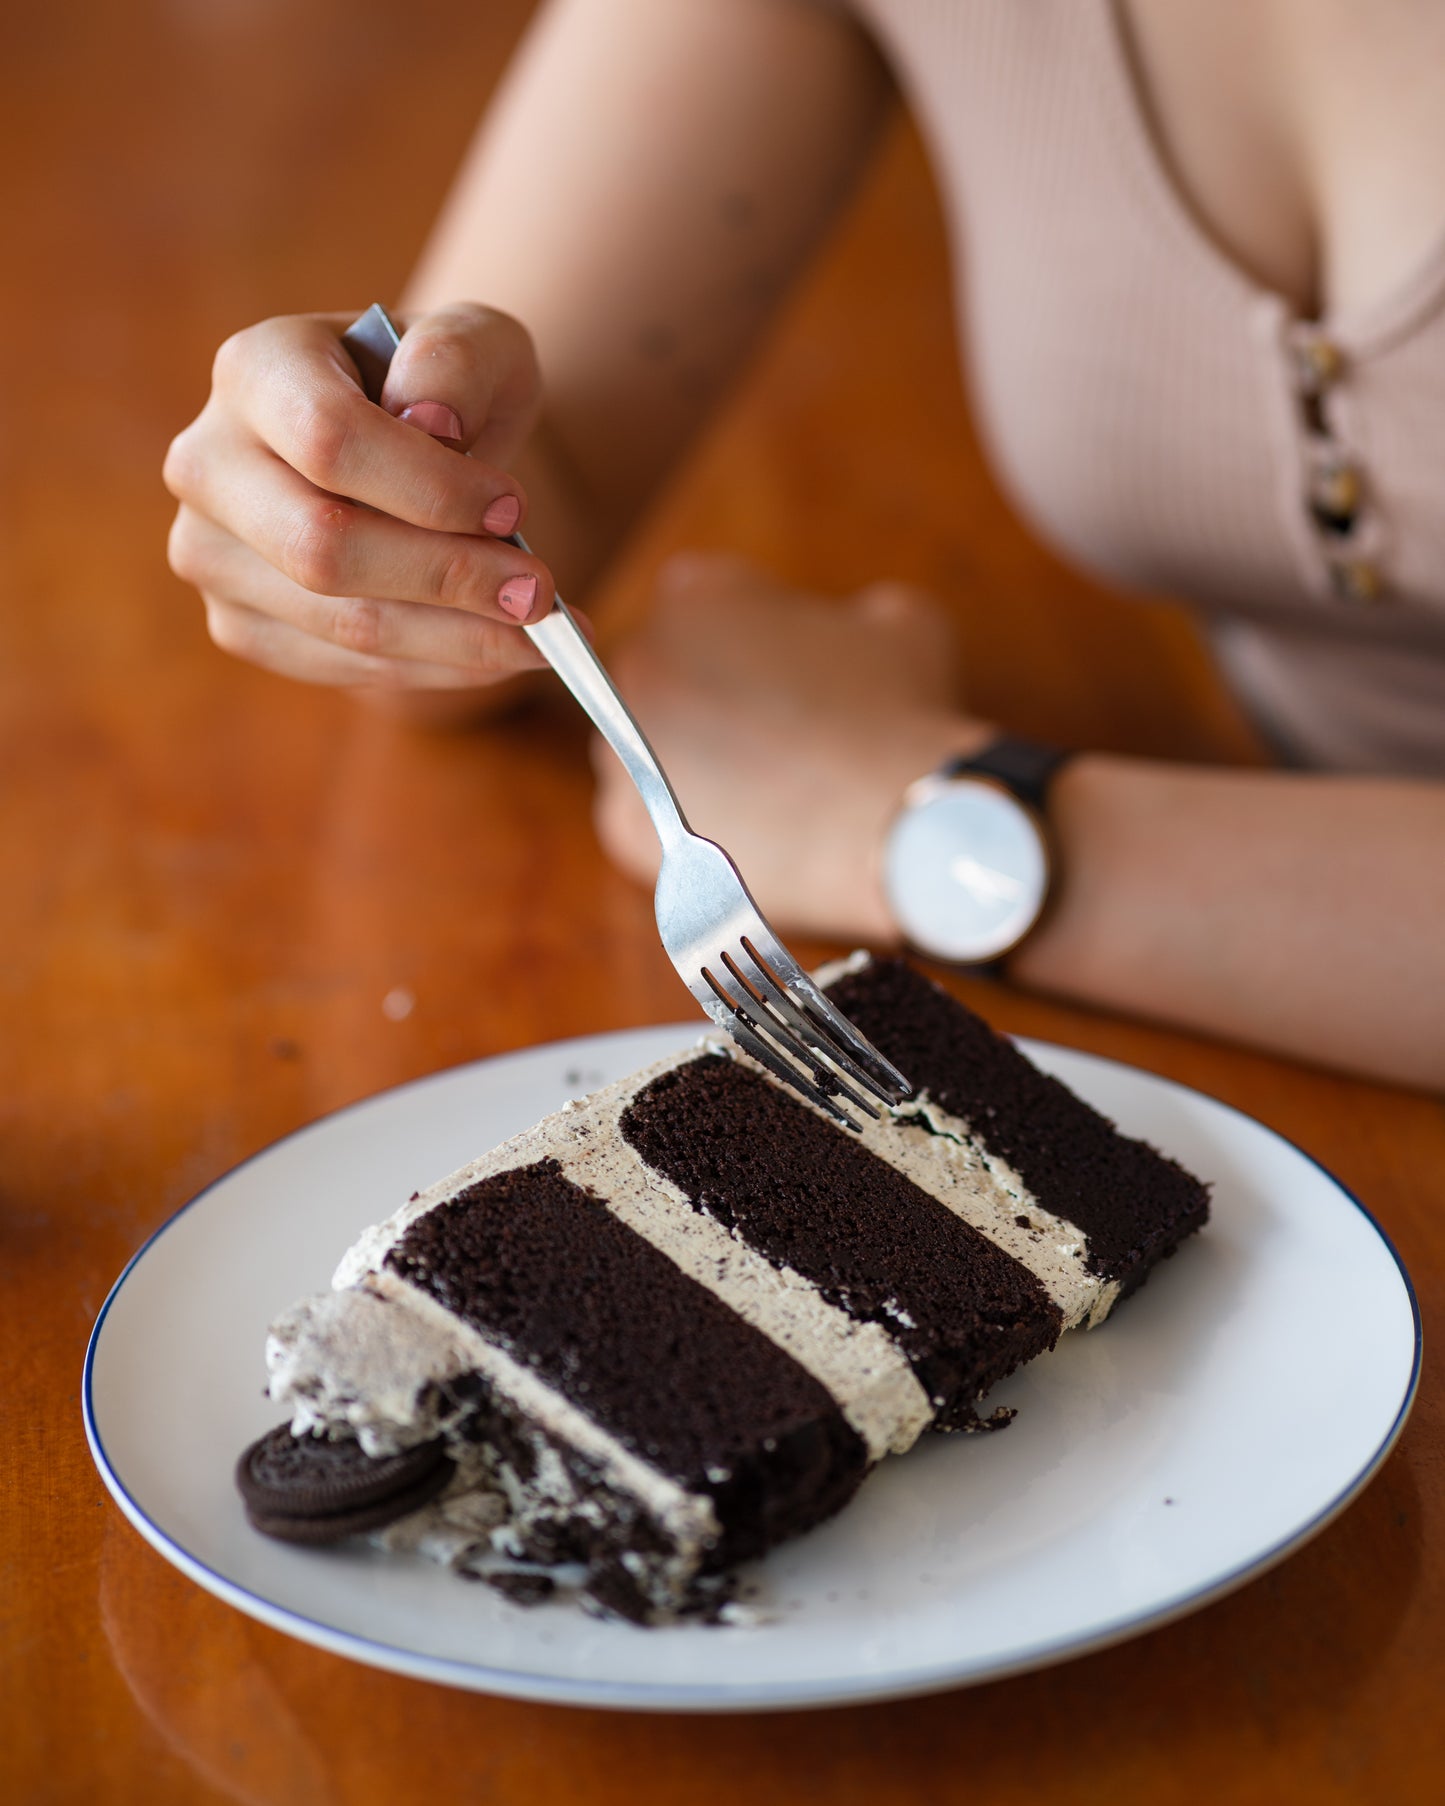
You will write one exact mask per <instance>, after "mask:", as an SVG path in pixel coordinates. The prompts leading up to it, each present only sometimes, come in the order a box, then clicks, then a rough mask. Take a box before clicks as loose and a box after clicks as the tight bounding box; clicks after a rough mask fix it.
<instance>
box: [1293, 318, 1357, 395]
mask: <svg viewBox="0 0 1445 1806" xmlns="http://www.w3.org/2000/svg"><path fill="white" fill-rule="evenodd" d="M1294 362H1295V376H1296V378H1297V380H1298V382H1299V387H1300V393H1301V395H1305V396H1309V397H1316V396H1320V395H1323V394H1324V392H1325V390H1326V389H1328V388H1330V387H1331V386H1332V385H1333V384H1334V383H1337V382H1338V381H1339V380H1340V378H1341V377H1342V376H1343V375H1344V372H1345V354H1344V352H1343V351H1341V350H1340V348H1339V346H1338V345H1337V344H1335V342H1334V340H1333V339H1327V338H1325V336H1324V335H1323V334H1322V333H1310V334H1309V335H1308V337H1302V338H1299V339H1297V340H1296V341H1295V346H1294Z"/></svg>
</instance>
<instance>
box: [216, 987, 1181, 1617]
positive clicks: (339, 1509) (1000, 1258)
mask: <svg viewBox="0 0 1445 1806" xmlns="http://www.w3.org/2000/svg"><path fill="white" fill-rule="evenodd" d="M828 989H829V992H830V995H831V996H832V997H833V998H834V999H835V1000H836V1001H837V1002H838V1004H839V1005H840V1006H841V1008H842V1009H843V1010H844V1011H845V1012H846V1013H847V1014H848V1015H849V1016H850V1017H851V1018H852V1019H853V1021H854V1022H856V1023H857V1025H858V1026H859V1027H860V1028H861V1029H862V1031H863V1032H864V1033H865V1034H866V1035H867V1036H868V1037H869V1038H870V1039H871V1040H872V1041H873V1042H874V1043H875V1045H876V1046H878V1047H879V1048H880V1049H881V1050H882V1052H883V1053H885V1054H886V1055H887V1057H888V1058H889V1059H891V1060H893V1061H894V1062H895V1063H896V1064H897V1065H898V1066H899V1067H900V1068H901V1070H903V1071H904V1072H906V1073H907V1074H908V1075H909V1077H910V1079H911V1080H912V1081H913V1083H914V1084H915V1086H916V1087H917V1090H916V1092H915V1095H914V1097H913V1098H912V1099H911V1100H910V1101H909V1102H908V1103H907V1104H905V1105H903V1106H901V1107H900V1108H899V1109H898V1110H895V1111H893V1112H892V1113H890V1115H889V1116H888V1117H886V1118H885V1119H884V1120H883V1121H881V1122H877V1123H870V1124H869V1125H868V1126H867V1127H866V1128H865V1130H864V1131H863V1133H862V1134H861V1135H853V1134H850V1133H849V1132H848V1131H846V1130H843V1129H840V1128H838V1127H836V1126H835V1125H834V1124H833V1123H832V1122H831V1121H829V1120H828V1119H826V1118H825V1117H824V1116H823V1115H822V1114H821V1113H820V1112H817V1111H815V1110H814V1109H813V1108H812V1107H811V1106H810V1105H808V1104H806V1103H804V1102H802V1101H801V1100H800V1099H798V1098H797V1097H796V1096H795V1095H794V1094H793V1093H791V1092H787V1091H784V1090H782V1089H781V1088H780V1087H779V1086H777V1085H776V1084H775V1083H774V1082H773V1081H772V1079H771V1078H770V1077H769V1076H768V1075H767V1074H765V1073H763V1072H762V1071H761V1070H760V1069H759V1068H757V1067H756V1066H755V1065H753V1063H752V1062H751V1061H749V1060H748V1059H747V1058H746V1057H745V1056H742V1055H739V1054H738V1053H737V1051H736V1050H735V1049H732V1048H730V1047H726V1048H725V1047H719V1046H715V1045H710V1044H704V1045H703V1046H701V1047H699V1048H697V1049H695V1050H693V1051H691V1052H689V1053H686V1054H682V1055H679V1056H677V1057H675V1058H673V1059H670V1060H665V1061H662V1062H660V1063H659V1064H657V1065H655V1066H652V1067H649V1068H647V1069H646V1070H644V1071H643V1072H640V1073H636V1074H634V1075H633V1076H632V1077H630V1078H628V1079H625V1080H623V1081H621V1082H620V1083H618V1084H614V1085H610V1086H608V1087H607V1088H606V1089H604V1090H602V1091H599V1092H597V1093H595V1094H594V1095H593V1096H591V1097H589V1098H586V1099H584V1100H582V1101H581V1102H578V1103H574V1104H570V1105H568V1106H567V1107H566V1108H565V1109H563V1110H562V1111H560V1112H559V1113H557V1114H556V1115H554V1116H551V1117H549V1118H547V1119H546V1120H545V1121H544V1122H542V1123H539V1124H538V1125H537V1126H536V1127H535V1128H533V1129H530V1130H528V1131H527V1132H526V1133H524V1134H522V1135H519V1136H516V1137H514V1138H513V1139H512V1140H510V1141H508V1142H505V1143H504V1144H503V1145H502V1146H501V1147H499V1148H497V1149H495V1150H494V1151H493V1152H492V1153H490V1154H487V1155H484V1156H483V1157H482V1158H481V1159H479V1160H476V1161H473V1162H472V1163H471V1164H470V1165H469V1166H467V1167H465V1168H463V1169H462V1170H461V1171H460V1172H458V1173H455V1174H453V1175H452V1176H451V1177H450V1178H448V1179H444V1180H442V1181H441V1182H440V1183H439V1184H437V1185H434V1186H432V1187H431V1188H430V1189H429V1190H427V1191H425V1192H422V1193H419V1194H417V1195H415V1196H414V1197H413V1198H412V1199H410V1200H409V1201H408V1203H406V1204H405V1205H404V1206H403V1207H402V1208H401V1209H400V1210H398V1211H397V1212H396V1214H395V1215H394V1216H392V1217H391V1218H390V1219H389V1220H388V1221H387V1222H386V1223H384V1224H381V1225H380V1226H379V1227H377V1228H375V1229H371V1230H368V1231H367V1232H366V1233H365V1234H364V1235H363V1236H362V1237H361V1239H360V1240H359V1241H358V1242H357V1243H356V1245H355V1246H354V1247H353V1248H352V1249H351V1250H350V1252H349V1253H348V1254H347V1255H346V1256H345V1257H344V1259H343V1260H342V1262H341V1265H340V1267H339V1268H338V1271H337V1274H336V1277H335V1280H334V1281H333V1290H332V1291H331V1292H330V1293H329V1294H325V1295H323V1296H322V1297H320V1298H315V1299H307V1300H303V1301H302V1302H301V1303H300V1304H298V1305H297V1306H295V1307H294V1308H293V1309H292V1310H291V1311H290V1312H288V1313H287V1314H286V1315H285V1316H283V1317H282V1318H281V1319H280V1320H279V1321H278V1322H277V1323H276V1324H275V1325H274V1326H273V1329H272V1334H271V1337H270V1339H269V1342H268V1347H267V1360H268V1366H269V1368H270V1375H271V1379H270V1387H271V1394H272V1396H273V1397H274V1398H275V1399H276V1400H277V1401H278V1403H281V1404H283V1405H285V1406H286V1407H287V1408H288V1409H289V1410H290V1412H291V1423H290V1430H289V1436H288V1434H287V1432H285V1431H284V1430H283V1431H281V1432H279V1433H278V1432H273V1433H272V1438H270V1439H266V1441H265V1443H264V1444H258V1445H256V1447H255V1448H254V1449H252V1450H248V1451H247V1453H246V1455H245V1456H244V1457H243V1460H242V1465H241V1469H240V1472H239V1475H238V1478H239V1480H240V1483H241V1486H242V1490H243V1493H245V1495H246V1498H247V1503H248V1510H249V1511H250V1513H251V1517H252V1521H253V1522H254V1523H255V1524H257V1526H258V1527H259V1528H262V1529H265V1530H268V1531H269V1532H270V1533H271V1534H277V1535H288V1534H291V1535H293V1536H294V1538H295V1540H302V1541H319V1540H325V1539H326V1538H327V1537H328V1536H341V1535H347V1534H352V1533H360V1532H363V1531H364V1532H366V1533H368V1534H371V1535H373V1536H377V1537H379V1538H380V1539H381V1540H382V1541H383V1542H385V1543H387V1544H388V1545H389V1546H394V1547H403V1546H412V1547H422V1548H424V1549H426V1550H427V1551H428V1552H429V1553H431V1554H434V1555H436V1556H438V1557H439V1558H441V1559H444V1560H447V1561H449V1562H450V1563H451V1564H452V1565H453V1566H454V1567H455V1568H456V1569H457V1570H458V1571H459V1572H462V1573H466V1574H472V1575H478V1576H480V1577H482V1578H485V1579H489V1580H491V1581H492V1582H493V1584H495V1585H498V1586H500V1587H501V1588H502V1589H503V1590H505V1591H510V1592H511V1593H513V1594H514V1596H517V1597H519V1598H535V1597H540V1596H544V1595H545V1594H546V1593H547V1592H549V1591H550V1590H551V1589H552V1587H553V1585H554V1584H555V1583H556V1581H557V1580H558V1579H559V1577H560V1578H561V1579H562V1580H563V1582H564V1583H565V1584H567V1585H569V1586H571V1587H573V1588H575V1590H577V1591H578V1592H579V1593H580V1594H581V1596H582V1598H583V1601H584V1603H586V1604H589V1605H590V1606H591V1607H592V1608H593V1609H597V1610H601V1611H603V1612H606V1613H610V1614H615V1615H619V1616H622V1617H626V1618H630V1619H633V1620H635V1621H638V1622H658V1621H663V1620H666V1619H668V1618H670V1617H673V1616H676V1615H678V1614H679V1613H687V1612H696V1611H699V1610H707V1609H709V1608H716V1607H717V1606H718V1603H719V1601H720V1600H721V1599H722V1598H723V1597H724V1596H725V1592H726V1586H727V1577H728V1575H729V1574H730V1572H731V1570H732V1569H733V1568H734V1567H735V1566H736V1564H737V1563H739V1562H741V1561H743V1560H745V1559H747V1558H749V1557H751V1556H754V1555H759V1554H761V1553H763V1552H765V1551H766V1550H767V1549H769V1548H771V1547H773V1546H774V1545H775V1544H777V1543H779V1542H780V1541H782V1540H783V1539H784V1538H786V1537H789V1536H792V1535H795V1534H797V1533H798V1532H800V1531H803V1530H806V1529H808V1528H809V1527H810V1526H812V1525H813V1524H816V1523H818V1522H820V1521H821V1520H822V1519H824V1518H826V1517H828V1516H830V1515H831V1514H832V1513H833V1512H835V1511H837V1510H838V1509H840V1507H842V1506H843V1505H844V1504H846V1502H847V1501H848V1499H849V1498H850V1497H851V1496H852V1494H853V1492H854V1491H855V1490H856V1488H857V1487H858V1485H859V1483H860V1482H861V1480H862V1479H863V1477H864V1475H865V1474H866V1473H867V1471H868V1470H869V1468H870V1467H871V1466H872V1465H874V1464H875V1463H876V1462H877V1461H879V1460H880V1459H881V1458H882V1457H883V1456H884V1455H887V1454H899V1453H902V1452H904V1451H905V1450H906V1449H908V1448H909V1447H910V1446H911V1445H912V1443H913V1442H914V1441H915V1440H916V1439H917V1437H918V1436H919V1435H920V1434H921V1433H922V1432H923V1431H924V1430H926V1429H933V1430H959V1429H965V1430H966V1429H975V1428H979V1427H984V1425H985V1424H988V1425H991V1424H993V1423H995V1422H998V1421H1000V1420H1002V1419H1003V1418H1005V1417H1006V1415H1007V1414H1006V1413H995V1414H994V1416H993V1417H992V1418H989V1419H981V1418H980V1417H979V1414H978V1406H979V1404H980V1402H981V1400H982V1399H983V1398H984V1396H985V1394H986V1393H987V1392H988V1390H989V1389H990V1387H992V1386H993V1385H994V1384H995V1383H996V1382H997V1381H999V1380H1000V1379H1002V1378H1003V1377H1004V1376H1005V1375H1007V1374H1008V1373H1011V1372H1012V1371H1013V1370H1014V1369H1015V1368H1016V1367H1018V1366H1019V1365H1020V1364H1021V1363H1022V1362H1024V1361H1027V1360H1030V1359H1032V1358H1033V1357H1034V1356H1035V1355H1037V1354H1040V1353H1043V1352H1044V1351H1045V1350H1047V1349H1049V1348H1051V1347H1052V1346H1053V1345H1054V1343H1055V1342H1056V1341H1057V1339H1058V1337H1059V1335H1060V1333H1061V1332H1062V1331H1063V1330H1065V1329H1070V1328H1074V1327H1076V1326H1079V1325H1092V1324H1095V1323H1098V1322H1100V1321H1101V1320H1102V1319H1103V1318H1104V1317H1105V1316H1106V1315H1107V1314H1108V1312H1109V1310H1110V1309H1111V1308H1112V1307H1113V1305H1114V1304H1115V1303H1116V1301H1117V1300H1118V1299H1119V1298H1120V1297H1121V1296H1122V1295H1124V1294H1125V1293H1126V1292H1128V1291H1131V1290H1133V1289H1134V1287H1136V1286H1137V1285H1139V1284H1140V1283H1142V1281H1143V1279H1144V1278H1145V1277H1146V1276H1147V1274H1148V1272H1149V1271H1150V1269H1151V1268H1152V1267H1153V1266H1154V1265H1155V1264H1157V1262H1158V1261H1159V1260H1160V1259H1161V1258H1162V1257H1163V1256H1164V1255H1166V1254H1169V1253H1172V1251H1173V1250H1174V1248H1175V1247H1176V1246H1177V1245H1178V1243H1179V1242H1180V1240H1181V1239H1182V1238H1183V1237H1184V1236H1186V1235H1187V1234H1189V1233H1190V1232H1191V1231H1192V1230H1194V1229H1196V1228H1198V1227H1199V1226H1200V1224H1201V1223H1202V1222H1203V1221H1204V1219H1205V1216H1206V1214H1207V1200H1206V1194H1205V1190H1204V1188H1203V1186H1201V1185H1200V1184H1199V1182H1198V1181H1197V1180H1194V1179H1192V1178H1190V1177H1189V1175H1188V1174H1186V1173H1185V1172H1184V1171H1183V1170H1182V1169H1181V1168H1180V1167H1178V1166H1177V1165H1175V1164H1174V1162H1172V1161H1170V1160H1168V1159H1167V1158H1165V1157H1164V1156H1163V1155H1161V1154H1159V1153H1157V1152H1155V1151H1154V1150H1153V1149H1152V1148H1149V1147H1147V1146H1145V1145H1144V1144H1143V1143H1140V1142H1136V1141H1131V1140H1129V1139H1128V1138H1126V1137H1124V1136H1122V1135H1120V1134H1119V1133H1118V1132H1117V1131H1116V1130H1115V1129H1114V1128H1113V1126H1112V1125H1111V1124H1109V1123H1108V1122H1106V1121H1105V1119H1104V1118H1103V1117H1101V1116H1099V1115H1098V1114H1097V1112H1095V1111H1093V1110H1091V1109H1090V1108H1089V1107H1088V1106H1087V1105H1085V1104H1084V1103H1082V1102H1081V1101H1080V1100H1079V1099H1078V1098H1076V1097H1074V1096H1073V1094H1072V1093H1071V1092H1069V1091H1068V1090H1067V1089H1066V1088H1065V1087H1064V1086H1062V1085H1061V1084H1059V1083H1058V1081H1056V1080H1054V1079H1052V1078H1049V1077H1048V1076H1047V1075H1045V1074H1043V1073H1041V1072H1040V1071H1039V1070H1038V1069H1037V1068H1036V1067H1034V1066H1033V1065H1032V1064H1031V1063H1030V1062H1029V1061H1028V1060H1027V1059H1025V1058H1024V1056H1023V1055H1022V1054H1021V1053H1019V1052H1018V1050H1017V1049H1016V1048H1015V1047H1014V1046H1013V1044H1012V1043H1011V1042H1008V1041H1005V1040H1003V1039H1002V1038H1000V1037H998V1036H996V1035H995V1034H994V1033H993V1031H992V1030H991V1029H989V1028H988V1026H987V1025H986V1024H985V1023H983V1022H982V1021H981V1020H980V1019H979V1018H978V1017H976V1016H974V1015H973V1014H971V1012H969V1011H968V1010H966V1009H965V1008H964V1007H963V1006H962V1005H961V1004H959V1003H957V1002H956V1001H955V1000H954V999H953V998H951V997H950V996H949V995H948V994H947V993H946V992H944V991H942V990H940V989H939V988H938V987H936V986H935V985H933V984H931V983H930V982H929V981H928V980H926V979H925V978H923V977H922V976H921V975H919V974H918V973H916V972H914V971H913V970H912V969H911V968H909V967H907V966H905V965H903V964H901V963H897V962H894V963H874V962H871V961H867V960H855V961H850V962H848V964H847V965H846V966H844V967H842V968H839V969H837V970H836V971H835V972H834V973H833V974H831V975H830V978H829V981H828ZM278 1434H279V1435H281V1437H282V1438H283V1442H284V1447H282V1448H280V1449H279V1450H278V1449H277V1447H276V1445H275V1443H274V1438H275V1437H276V1436H277V1435H278ZM338 1443H354V1444H355V1445H356V1446H355V1460H354V1461H353V1462H352V1465H353V1466H354V1467H356V1468H357V1470H358V1476H359V1477H358V1481H357V1484H358V1485H363V1484H365V1483H366V1482H367V1480H368V1478H370V1482H371V1483H370V1485H369V1488H368V1490H367V1493H366V1500H365V1504H364V1506H358V1507H357V1508H356V1510H357V1512H358V1513H359V1514H360V1515H359V1516H358V1518H357V1519H356V1520H355V1521H354V1522H353V1521H350V1520H348V1516H347V1509H346V1508H345V1506H344V1504H342V1505H338V1499H337V1494H336V1482H335V1480H334V1479H332V1478H330V1476H331V1474H332V1470H333V1469H335V1467H336V1461H335V1454H336V1445H337V1444H338ZM402 1455H405V1456H407V1458H408V1459H407V1461H406V1462H403V1463H401V1464H400V1465H398V1457H399V1456H402ZM312 1459H314V1460H315V1461H316V1462H317V1463H318V1464H319V1465H320V1464H329V1465H327V1474H328V1479H329V1484H330V1486H331V1490H330V1491H329V1492H327V1493H326V1502H325V1506H324V1508H323V1507H321V1506H316V1507H315V1508H314V1509H313V1508H312V1507H310V1506H308V1505H307V1504H306V1503H305V1502H304V1499H303V1500H302V1502H301V1503H299V1504H298V1503H296V1502H295V1501H294V1500H288V1498H287V1497H286V1496H285V1495H284V1486H281V1487H280V1490H279V1491H277V1490H272V1491H267V1490H266V1486H267V1474H268V1473H270V1472H271V1469H272V1468H277V1464H278V1463H279V1464H280V1466H281V1467H284V1466H285V1464H286V1463H290V1464H291V1466H292V1467H294V1468H295V1469H296V1470H297V1471H298V1472H301V1473H302V1474H303V1479H304V1472H305V1469H306V1465H307V1463H308V1461H310V1460H312ZM388 1462H389V1463H391V1464H392V1467H390V1468H387V1469H386V1471H387V1472H388V1473H390V1472H391V1471H392V1468H395V1469H396V1472H397V1475H398V1478H397V1480H396V1482H395V1486H396V1493H395V1500H394V1505H395V1509H394V1511H393V1513H392V1516H393V1518H394V1520H395V1521H394V1522H392V1523H391V1524H390V1525H388V1526H386V1527H380V1525H379V1518H384V1517H385V1516H386V1512H385V1510H384V1509H383V1505H382V1503H381V1502H379V1501H378V1500H377V1498H376V1490H377V1481H376V1479H375V1477H374V1476H375V1474H376V1473H378V1472H379V1471H381V1464H385V1463H388ZM268 1463H270V1464H271V1466H270V1467H269V1468H268V1466H267V1464H268ZM438 1463H444V1464H445V1467H444V1468H442V1469H439V1468H438ZM263 1470H265V1471H263ZM278 1471H279V1469H278ZM443 1473H445V1478H442V1477H440V1476H441V1475H442V1474H443ZM277 1484H278V1486H280V1483H279V1482H278V1483H277ZM297 1487H298V1490H297V1497H298V1498H299V1497H300V1496H301V1493H302V1492H304V1487H303V1486H302V1485H301V1483H300V1482H298V1483H297ZM423 1494H425V1496H424V1497H423V1496H422V1495H423ZM318 1496H319V1495H318ZM305 1497H306V1498H309V1497H310V1495H309V1494H307V1495H305ZM308 1513H309V1515H308ZM362 1518H364V1522H363V1521H361V1519H362ZM318 1522H320V1523H321V1524H323V1525H324V1526H325V1528H323V1529H321V1530H317V1529H316V1528H314V1526H315V1525H316V1524H317V1523H318ZM278 1526H279V1528H278Z"/></svg>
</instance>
